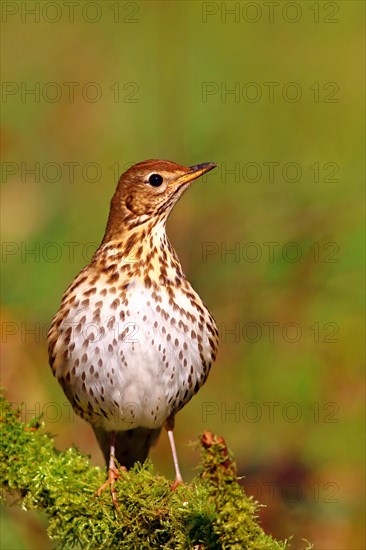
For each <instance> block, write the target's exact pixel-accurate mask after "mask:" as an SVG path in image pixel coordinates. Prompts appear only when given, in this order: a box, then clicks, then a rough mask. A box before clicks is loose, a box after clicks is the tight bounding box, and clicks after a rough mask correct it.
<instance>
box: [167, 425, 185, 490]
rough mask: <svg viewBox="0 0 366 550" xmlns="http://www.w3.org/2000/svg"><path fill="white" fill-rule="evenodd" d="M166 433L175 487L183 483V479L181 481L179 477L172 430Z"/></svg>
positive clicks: (180, 476)
mask: <svg viewBox="0 0 366 550" xmlns="http://www.w3.org/2000/svg"><path fill="white" fill-rule="evenodd" d="M167 431H168V437H169V443H170V448H171V450H172V455H173V462H174V469H175V484H174V485H175V486H177V485H179V484H180V483H183V479H182V475H181V473H180V470H179V463H178V456H177V450H176V448H175V442H174V435H173V430H167Z"/></svg>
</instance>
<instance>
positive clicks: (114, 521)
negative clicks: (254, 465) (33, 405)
mask: <svg viewBox="0 0 366 550" xmlns="http://www.w3.org/2000/svg"><path fill="white" fill-rule="evenodd" d="M0 404H1V413H0V436H1V443H0V474H1V487H2V500H3V501H4V502H5V503H6V502H8V501H9V499H10V498H11V495H16V496H17V497H20V498H18V500H17V502H18V503H20V504H21V506H22V508H23V509H25V510H30V509H38V510H44V511H45V512H46V514H47V516H48V519H49V527H48V534H49V536H50V538H51V539H52V540H53V541H54V542H55V543H57V545H59V546H63V547H68V548H70V547H82V548H141V549H144V548H146V549H153V548H164V549H170V548H171V549H188V548H193V546H195V545H200V546H199V548H200V550H203V549H208V548H209V549H211V548H212V549H225V548H230V549H236V548H238V549H239V548H248V549H286V548H289V546H288V544H287V543H286V542H276V541H275V540H273V539H272V538H271V537H270V536H268V535H266V534H265V533H264V532H263V530H262V529H261V527H260V526H259V525H258V523H257V521H256V510H257V504H256V503H255V502H253V500H252V499H251V498H248V497H247V496H246V495H245V494H244V492H243V490H242V488H241V487H240V485H239V484H238V483H237V477H236V467H235V463H234V461H233V459H232V457H231V456H230V454H229V452H228V450H227V448H226V445H225V442H224V441H223V439H222V438H217V437H215V436H213V435H212V434H211V433H210V432H205V434H204V435H203V436H202V438H201V448H202V458H201V468H200V474H199V475H198V476H197V477H196V478H195V479H194V480H193V482H192V483H191V484H190V485H181V486H179V487H178V488H177V489H176V490H175V491H172V490H171V482H170V481H169V480H167V479H166V478H164V477H162V476H158V475H155V474H154V471H153V467H152V465H151V463H150V462H149V461H147V462H146V463H145V464H143V465H140V464H137V465H136V466H135V467H134V468H133V469H132V470H130V471H129V472H122V474H121V478H120V479H119V480H118V481H117V483H116V489H117V492H118V502H119V506H120V512H119V513H118V512H116V511H115V509H114V508H113V506H112V501H111V497H110V493H109V491H108V490H106V491H104V492H103V493H102V495H101V496H100V497H99V498H98V497H96V496H95V492H96V490H97V489H98V487H99V486H100V485H102V483H103V482H104V481H105V479H106V473H105V471H104V470H101V469H100V468H92V467H91V466H90V465H89V460H88V458H87V457H86V456H84V455H82V454H81V453H79V451H78V450H77V449H75V448H72V449H68V450H67V451H65V452H59V451H57V450H56V449H55V448H54V446H53V441H52V438H51V437H50V436H49V435H48V434H46V433H44V432H43V430H42V424H41V422H39V421H38V420H37V419H36V420H33V421H32V422H30V423H27V424H24V423H22V422H21V421H20V419H19V414H18V413H17V411H14V410H13V409H12V408H11V406H10V405H9V403H7V401H6V400H5V399H3V398H1V403H0Z"/></svg>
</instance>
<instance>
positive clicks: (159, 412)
mask: <svg viewBox="0 0 366 550" xmlns="http://www.w3.org/2000/svg"><path fill="white" fill-rule="evenodd" d="M216 166H217V164H215V163H213V162H207V163H202V164H197V165H194V166H189V167H185V166H182V165H180V164H176V163H174V162H171V161H167V160H146V161H143V162H140V163H138V164H135V165H134V166H132V167H130V168H129V169H128V170H127V171H126V172H124V173H123V174H122V175H121V177H120V179H119V181H118V184H117V187H116V191H115V193H114V195H113V197H112V200H111V203H110V211H109V216H108V221H107V226H106V230H105V233H104V237H103V240H102V242H101V244H100V246H99V248H98V249H97V250H96V252H95V253H94V255H93V257H92V259H91V261H90V263H89V264H88V265H87V266H86V267H84V269H82V270H81V272H80V273H79V274H78V275H77V276H76V278H75V279H74V281H73V282H72V283H71V284H70V286H69V287H68V288H67V290H66V291H65V293H64V294H63V297H62V300H61V306H60V308H59V310H58V312H57V313H56V315H55V316H54V318H53V321H52V323H51V326H50V329H49V332H48V335H47V339H48V352H49V363H50V366H51V369H52V372H53V374H54V376H55V377H56V378H57V380H58V382H59V383H60V385H61V387H62V388H63V391H64V393H65V395H66V397H67V398H68V400H69V401H70V402H71V404H72V407H73V409H74V411H75V412H76V413H77V414H78V415H79V416H80V417H81V418H83V419H84V420H86V421H87V422H89V423H90V424H91V426H92V428H93V430H94V433H95V435H96V438H97V441H98V443H99V446H100V448H101V451H102V453H103V455H104V458H105V461H106V464H107V471H108V478H107V481H106V484H104V485H110V491H111V494H112V500H113V504H114V506H115V508H116V509H118V501H117V496H116V489H115V481H116V480H117V479H118V477H119V475H120V474H119V472H118V468H117V467H116V460H117V462H118V464H119V465H120V466H121V467H124V468H126V469H130V468H131V467H132V466H133V465H134V464H135V463H136V462H140V463H143V462H144V461H145V459H146V458H147V456H148V453H149V449H150V447H151V446H152V445H153V444H154V443H155V442H156V440H157V438H158V437H159V434H160V432H161V429H162V427H164V428H165V429H166V431H167V433H168V438H169V442H170V447H171V452H172V457H173V463H174V468H175V482H174V484H175V486H176V485H178V484H180V483H182V476H181V472H180V468H179V463H178V458H177V452H176V446H175V441H174V436H173V428H174V418H175V415H176V413H177V412H178V411H179V410H180V409H182V407H184V406H185V405H186V404H187V402H188V401H189V400H190V399H191V398H192V397H193V395H194V394H195V393H196V392H197V391H198V390H199V388H200V387H201V386H202V385H203V384H204V382H205V381H206V379H207V376H208V374H209V372H210V368H211V365H212V363H213V362H214V361H215V358H216V354H217V350H218V341H219V337H218V329H217V326H216V323H215V320H214V318H213V316H212V315H211V313H210V311H209V310H208V308H207V307H206V305H205V304H204V302H203V301H202V300H201V298H200V296H199V295H198V293H197V292H196V291H195V290H194V289H193V288H192V286H191V285H190V283H189V282H188V280H187V278H186V276H185V274H184V272H183V269H182V266H181V263H180V261H179V258H178V256H177V253H176V252H175V250H174V248H173V246H172V245H171V243H170V241H169V240H168V237H167V234H166V222H167V219H168V216H169V214H170V212H171V211H172V209H173V207H174V205H175V204H176V203H177V201H178V200H179V198H180V197H181V196H182V194H183V193H184V192H185V191H186V190H187V189H188V188H189V187H190V185H191V183H192V182H193V181H194V180H196V179H197V178H199V177H200V176H202V175H203V174H205V173H207V172H208V171H210V170H212V169H214V168H215V167H216ZM104 485H103V486H102V487H101V488H100V489H99V491H98V494H100V492H101V490H103V489H104V488H105V486H104Z"/></svg>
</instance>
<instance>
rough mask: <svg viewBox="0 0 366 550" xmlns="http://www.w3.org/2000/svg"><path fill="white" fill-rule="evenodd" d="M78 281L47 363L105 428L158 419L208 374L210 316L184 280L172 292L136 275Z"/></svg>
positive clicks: (213, 343)
mask: <svg viewBox="0 0 366 550" xmlns="http://www.w3.org/2000/svg"><path fill="white" fill-rule="evenodd" d="M76 283H77V284H76V285H75V290H74V291H72V289H71V292H70V289H69V290H68V294H67V300H64V301H63V304H62V306H61V309H60V311H59V313H58V314H57V315H56V317H55V319H54V321H53V324H52V327H51V329H50V332H49V351H50V363H51V367H52V369H53V372H54V374H55V376H56V377H57V378H58V380H59V382H60V384H61V385H62V387H63V389H64V391H65V394H66V395H67V397H68V399H69V400H70V401H71V403H72V404H73V407H74V409H75V411H76V412H77V413H78V414H79V415H80V416H82V417H83V418H85V419H87V420H88V421H89V422H91V423H93V424H95V425H99V426H101V427H103V428H104V429H106V430H126V429H130V428H134V427H138V426H141V427H146V428H156V427H159V426H161V425H162V424H163V422H164V421H165V420H166V419H167V418H168V417H169V416H170V415H172V414H174V413H175V412H177V411H178V410H179V409H180V408H181V407H183V405H184V404H185V403H187V401H189V399H190V398H191V397H192V396H193V395H194V394H195V393H196V392H197V391H198V389H199V388H200V387H201V385H202V384H203V383H204V382H205V380H206V378H207V375H208V373H209V370H210V366H211V363H212V362H213V361H214V359H215V355H216V351H217V328H216V325H215V322H214V320H213V318H212V316H211V315H210V313H209V311H208V310H207V308H206V307H205V306H204V304H203V303H202V301H201V300H200V298H199V296H198V295H197V294H196V292H195V291H194V290H193V289H192V288H191V286H190V285H189V284H188V283H187V282H186V284H185V285H184V288H180V289H177V290H175V291H174V292H172V291H171V289H170V290H168V289H166V288H164V287H161V288H160V287H159V288H157V287H156V285H155V286H151V287H150V288H148V287H146V285H144V284H143V282H142V281H141V280H140V279H138V278H136V279H132V280H131V281H130V282H129V283H128V284H126V285H124V287H123V288H122V289H121V287H119V288H116V287H115V286H111V285H110V284H107V282H106V280H104V279H103V277H102V278H100V279H99V280H98V283H97V284H96V285H93V286H90V284H89V283H88V278H87V277H85V280H83V275H82V273H81V274H80V275H79V281H76ZM65 296H66V293H65Z"/></svg>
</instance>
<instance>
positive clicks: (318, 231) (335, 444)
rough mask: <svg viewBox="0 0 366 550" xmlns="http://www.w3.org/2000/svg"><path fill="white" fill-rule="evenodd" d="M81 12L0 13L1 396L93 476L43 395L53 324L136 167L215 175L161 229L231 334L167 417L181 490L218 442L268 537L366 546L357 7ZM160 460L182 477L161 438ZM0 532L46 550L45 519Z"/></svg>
mask: <svg viewBox="0 0 366 550" xmlns="http://www.w3.org/2000/svg"><path fill="white" fill-rule="evenodd" d="M74 4H75V6H74V8H72V7H71V6H70V5H69V4H68V2H51V3H48V2H40V3H35V2H22V3H21V2H2V10H3V14H2V16H3V19H2V20H3V23H2V31H3V38H2V46H3V47H2V80H3V86H2V111H3V117H2V133H3V139H2V159H3V163H2V208H3V211H2V223H3V228H2V239H3V249H2V253H3V254H2V272H3V274H2V281H3V285H2V332H3V336H2V384H3V385H4V386H5V387H6V391H7V396H8V398H9V399H10V400H12V401H14V403H16V404H21V403H23V406H22V410H23V417H24V418H29V417H30V416H31V415H33V414H35V413H36V414H38V413H40V412H42V413H43V415H44V419H45V421H46V427H47V430H49V431H50V432H52V433H53V434H55V436H56V443H57V445H58V447H59V448H60V449H64V448H66V447H68V446H70V445H71V444H76V445H77V446H78V447H79V448H80V449H81V450H82V451H84V452H85V453H89V454H91V456H92V462H93V463H94V464H99V465H102V464H103V462H102V456H101V453H100V451H99V449H98V447H97V444H96V442H95V440H94V436H93V433H92V430H91V428H90V427H89V426H88V425H87V424H86V423H85V422H83V421H82V420H81V419H79V418H77V417H75V416H73V415H72V413H71V411H70V407H69V406H68V404H67V403H66V398H65V397H64V395H63V393H62V391H61V389H60V388H59V387H58V384H57V383H56V381H55V380H54V379H53V377H52V375H51V372H50V369H49V367H48V364H47V347H46V341H45V334H46V332H47V327H48V324H49V322H50V320H51V318H52V316H53V315H54V313H55V312H56V310H57V309H58V307H59V302H60V298H61V295H62V293H63V291H64V290H65V288H66V287H67V286H68V284H69V283H70V282H71V280H72V279H73V277H74V276H75V275H76V274H77V273H78V271H79V270H80V269H81V268H82V267H83V266H84V265H85V264H86V263H88V260H89V259H90V257H91V255H92V253H93V251H94V249H95V247H96V246H97V244H98V243H99V242H100V240H101V238H102V235H103V230H104V227H105V223H106V217H107V214H108V207H109V201H110V198H111V196H112V194H113V192H114V189H115V184H116V181H117V178H118V175H119V174H120V173H121V172H122V171H123V170H124V169H125V168H126V167H127V166H128V165H130V164H132V163H135V162H138V161H141V160H145V159H148V158H162V159H169V160H173V161H176V162H178V163H181V164H185V165H192V164H197V163H200V162H206V161H215V162H217V163H218V169H216V170H215V171H213V172H210V174H208V175H207V177H206V179H205V180H204V181H198V182H197V183H195V184H194V186H193V187H192V188H191V190H190V191H189V192H188V193H187V194H186V195H185V196H184V198H183V199H182V200H181V201H180V203H179V205H178V206H177V207H176V209H175V211H174V212H173V213H172V215H171V218H170V220H169V223H168V233H169V236H170V239H171V240H172V242H173V243H174V245H175V248H176V250H177V252H178V254H179V256H180V258H181V261H182V264H183V266H184V268H185V271H186V273H187V276H188V278H189V280H190V281H191V282H192V284H193V286H194V287H195V288H196V289H197V290H198V291H199V293H200V295H201V296H202V297H203V298H204V300H205V302H206V303H207V304H208V305H209V307H210V309H211V311H212V313H213V314H214V316H215V318H216V320H217V322H218V325H219V328H220V333H221V344H220V353H219V356H218V359H217V362H216V364H215V367H214V368H213V370H212V372H211V375H210V377H209V379H208V382H207V383H206V385H205V387H204V388H202V389H201V391H200V392H199V393H198V395H197V396H196V397H195V398H194V399H193V400H192V401H191V402H190V404H189V405H188V406H187V407H186V408H185V409H184V410H183V411H182V412H180V414H179V415H178V417H177V421H176V440H177V443H178V448H179V454H180V460H181V464H182V468H183V473H184V476H185V478H186V479H190V478H192V477H193V475H194V474H195V466H196V464H197V460H198V456H197V451H195V450H194V448H192V447H190V446H189V445H188V443H189V441H191V440H194V439H195V438H196V436H197V434H199V433H201V432H202V431H203V430H206V429H210V430H212V431H214V432H216V433H218V434H220V435H222V436H224V438H225V439H226V441H227V443H228V445H229V446H230V448H231V449H232V450H233V451H234V453H235V456H236V459H237V462H238V466H239V473H240V475H242V476H245V477H244V479H243V480H242V483H243V485H244V487H246V490H247V492H248V493H249V494H253V495H254V497H255V498H257V499H258V500H259V501H260V502H261V503H263V504H266V505H267V506H266V507H265V508H262V509H261V512H260V515H261V521H262V523H263V525H264V527H265V529H266V530H267V531H268V532H271V533H273V535H275V536H277V537H282V538H284V537H289V536H290V535H294V539H293V541H294V542H293V544H294V548H299V547H301V545H302V542H301V541H302V539H303V538H307V539H308V540H310V541H311V542H313V543H314V544H315V547H316V548H319V549H327V550H329V549H344V550H346V549H352V550H354V549H361V548H365V541H364V538H363V536H364V527H363V517H364V508H363V496H364V494H363V493H364V481H363V466H364V416H363V403H364V387H363V372H364V371H363V369H364V365H363V340H364V326H363V305H364V302H363V299H364V297H363V276H362V267H363V265H364V258H363V224H362V214H363V178H364V164H363V158H364V106H363V98H364V81H363V70H364V57H363V56H364V54H363V51H364V49H363V48H364V4H363V2H357V1H356V2H353V1H344V2H304V1H302V2H279V3H266V2H226V3H225V2H198V1H193V2H189V1H183V2H175V1H172V2H168V1H165V2H164V1H162V2H154V1H148V2H109V1H104V2H80V3H74ZM76 4H77V5H76ZM37 5H38V7H37ZM47 6H48V7H47ZM31 9H33V10H35V11H34V13H33V14H32V13H30V11H29V10H31ZM27 10H28V11H27ZM32 90H33V91H32ZM230 251H231V252H230ZM151 457H152V460H153V462H154V464H155V466H156V469H157V470H158V471H159V472H162V473H164V474H165V475H168V476H171V477H172V476H173V468H172V461H171V458H170V452H169V448H168V442H167V438H166V436H165V435H164V434H163V435H162V437H161V438H160V440H159V442H158V445H157V446H156V448H155V449H154V450H153V452H152V455H151ZM2 521H3V525H2V527H3V528H2V531H1V533H2V547H3V548H22V549H33V548H51V547H52V545H51V544H50V542H49V541H48V539H47V537H46V535H45V523H44V521H43V520H42V518H40V517H39V516H37V515H30V514H25V513H24V512H21V511H20V510H19V509H7V510H6V511H5V512H4V513H3V517H2Z"/></svg>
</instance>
